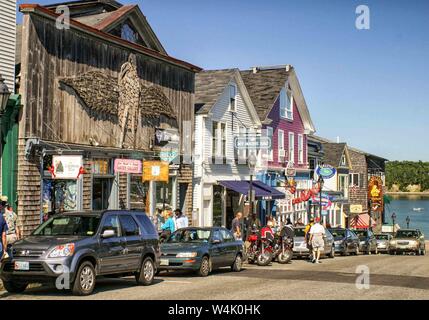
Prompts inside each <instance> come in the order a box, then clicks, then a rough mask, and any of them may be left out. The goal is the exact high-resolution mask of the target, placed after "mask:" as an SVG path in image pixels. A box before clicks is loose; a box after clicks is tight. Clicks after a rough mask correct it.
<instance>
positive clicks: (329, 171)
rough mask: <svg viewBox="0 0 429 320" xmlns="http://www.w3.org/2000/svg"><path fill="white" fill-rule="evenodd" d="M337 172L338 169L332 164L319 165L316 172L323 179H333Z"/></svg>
mask: <svg viewBox="0 0 429 320" xmlns="http://www.w3.org/2000/svg"><path fill="white" fill-rule="evenodd" d="M336 173H337V170H336V169H335V168H334V167H332V166H330V165H323V166H318V167H317V169H316V174H317V175H318V176H321V177H322V178H323V179H331V178H332V177H333V176H335V174H336Z"/></svg>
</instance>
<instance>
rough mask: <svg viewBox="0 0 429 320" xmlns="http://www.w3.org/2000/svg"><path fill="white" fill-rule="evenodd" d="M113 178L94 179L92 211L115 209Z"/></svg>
mask: <svg viewBox="0 0 429 320" xmlns="http://www.w3.org/2000/svg"><path fill="white" fill-rule="evenodd" d="M112 187H113V178H94V179H93V182H92V209H93V210H107V209H109V208H112V207H113V203H111V199H112Z"/></svg>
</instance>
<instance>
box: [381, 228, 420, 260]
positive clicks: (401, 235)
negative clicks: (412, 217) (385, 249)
mask: <svg viewBox="0 0 429 320" xmlns="http://www.w3.org/2000/svg"><path fill="white" fill-rule="evenodd" d="M405 252H414V253H415V254H416V255H425V254H426V247H425V236H424V235H423V233H421V231H420V230H419V229H400V230H398V231H397V232H396V235H395V236H394V237H393V239H392V240H390V242H389V253H390V254H397V253H405Z"/></svg>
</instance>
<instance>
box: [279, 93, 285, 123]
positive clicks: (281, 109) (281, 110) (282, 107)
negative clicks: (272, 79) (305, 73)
mask: <svg viewBox="0 0 429 320" xmlns="http://www.w3.org/2000/svg"><path fill="white" fill-rule="evenodd" d="M286 101H287V99H286V89H285V88H282V89H281V90H280V95H279V113H280V118H283V119H286V118H287V116H286Z"/></svg>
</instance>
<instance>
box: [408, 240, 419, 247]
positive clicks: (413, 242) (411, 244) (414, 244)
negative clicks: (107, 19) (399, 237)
mask: <svg viewBox="0 0 429 320" xmlns="http://www.w3.org/2000/svg"><path fill="white" fill-rule="evenodd" d="M409 244H410V246H413V247H416V246H417V244H418V243H417V241H410V242H409Z"/></svg>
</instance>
